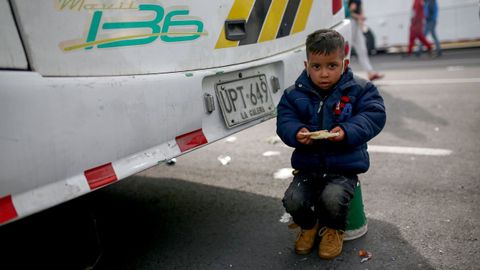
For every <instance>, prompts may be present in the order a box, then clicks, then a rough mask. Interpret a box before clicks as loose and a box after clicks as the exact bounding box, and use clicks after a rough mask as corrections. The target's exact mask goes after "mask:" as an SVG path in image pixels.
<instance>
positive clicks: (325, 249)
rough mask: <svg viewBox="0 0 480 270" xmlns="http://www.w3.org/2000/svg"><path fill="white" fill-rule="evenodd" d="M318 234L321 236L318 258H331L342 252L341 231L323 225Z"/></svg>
mask: <svg viewBox="0 0 480 270" xmlns="http://www.w3.org/2000/svg"><path fill="white" fill-rule="evenodd" d="M320 236H321V237H322V240H321V241H320V246H319V248H318V256H320V258H322V259H327V260H331V259H333V258H335V257H337V256H338V255H340V254H341V253H342V248H343V231H340V230H335V229H330V228H327V227H323V228H322V229H321V230H320Z"/></svg>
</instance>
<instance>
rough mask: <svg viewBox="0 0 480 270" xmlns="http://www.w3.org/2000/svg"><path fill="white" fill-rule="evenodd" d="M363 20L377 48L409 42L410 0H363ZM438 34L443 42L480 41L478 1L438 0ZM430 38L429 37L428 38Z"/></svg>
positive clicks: (411, 2)
mask: <svg viewBox="0 0 480 270" xmlns="http://www.w3.org/2000/svg"><path fill="white" fill-rule="evenodd" d="M363 2H364V4H363V6H364V13H365V16H366V17H367V20H366V22H365V24H366V25H368V27H369V29H370V30H371V31H372V32H373V34H374V36H375V48H376V49H377V50H388V49H392V50H398V49H399V48H400V47H404V46H407V45H408V36H409V28H410V18H411V16H412V5H413V1H410V0H409V1H398V0H364V1H363ZM437 3H438V21H437V27H436V31H437V37H438V38H439V40H440V42H441V43H443V44H446V43H455V42H469V41H480V19H479V1H478V0H437ZM427 38H428V39H429V40H432V39H431V37H427Z"/></svg>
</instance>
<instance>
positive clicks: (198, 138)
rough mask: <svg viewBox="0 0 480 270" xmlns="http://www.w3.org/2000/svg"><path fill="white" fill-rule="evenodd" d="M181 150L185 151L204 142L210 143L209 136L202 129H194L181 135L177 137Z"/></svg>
mask: <svg viewBox="0 0 480 270" xmlns="http://www.w3.org/2000/svg"><path fill="white" fill-rule="evenodd" d="M175 141H177V145H178V147H179V148H180V151H182V152H185V151H187V150H190V149H192V148H195V147H197V146H200V145H202V144H206V143H208V141H207V138H205V135H204V134H203V131H202V129H198V130H195V131H192V132H190V133H187V134H183V135H180V136H178V137H176V138H175Z"/></svg>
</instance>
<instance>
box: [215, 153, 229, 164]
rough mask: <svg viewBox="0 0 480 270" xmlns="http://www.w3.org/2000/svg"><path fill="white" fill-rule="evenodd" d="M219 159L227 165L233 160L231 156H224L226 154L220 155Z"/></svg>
mask: <svg viewBox="0 0 480 270" xmlns="http://www.w3.org/2000/svg"><path fill="white" fill-rule="evenodd" d="M217 159H218V161H220V163H222V165H227V164H228V163H230V161H231V160H232V158H231V157H230V156H224V155H220V156H218V157H217Z"/></svg>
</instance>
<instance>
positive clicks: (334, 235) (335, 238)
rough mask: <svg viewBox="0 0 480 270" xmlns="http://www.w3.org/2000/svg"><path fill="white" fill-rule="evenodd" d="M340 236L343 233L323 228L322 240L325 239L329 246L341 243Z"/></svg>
mask: <svg viewBox="0 0 480 270" xmlns="http://www.w3.org/2000/svg"><path fill="white" fill-rule="evenodd" d="M340 234H341V232H340V231H339V230H335V229H329V228H323V229H322V231H321V232H320V236H322V239H325V241H326V242H327V243H328V244H333V243H336V242H340Z"/></svg>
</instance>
